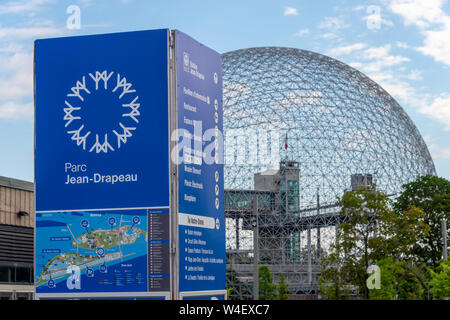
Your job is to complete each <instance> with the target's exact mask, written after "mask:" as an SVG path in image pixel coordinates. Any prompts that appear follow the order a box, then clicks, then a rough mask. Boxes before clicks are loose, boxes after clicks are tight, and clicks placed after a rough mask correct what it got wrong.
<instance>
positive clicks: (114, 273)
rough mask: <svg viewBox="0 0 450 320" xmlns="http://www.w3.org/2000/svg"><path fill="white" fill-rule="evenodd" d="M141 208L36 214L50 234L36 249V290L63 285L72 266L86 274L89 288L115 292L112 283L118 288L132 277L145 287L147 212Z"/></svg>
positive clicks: (43, 227)
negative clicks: (117, 210)
mask: <svg viewBox="0 0 450 320" xmlns="http://www.w3.org/2000/svg"><path fill="white" fill-rule="evenodd" d="M144 212H145V213H146V211H143V212H142V213H144ZM142 213H141V212H140V211H137V210H135V211H131V212H129V211H127V212H105V213H103V212H102V213H98V212H96V213H90V212H71V213H48V214H47V213H46V214H45V215H39V216H37V222H38V223H37V227H38V228H40V229H41V232H42V233H43V234H47V237H45V238H44V240H45V239H47V240H46V241H41V242H40V243H39V244H38V248H37V252H39V253H40V254H39V255H37V265H36V278H37V279H36V286H37V288H39V290H38V291H41V292H46V291H47V290H52V289H53V288H54V287H55V286H58V287H59V288H60V289H61V286H63V287H65V286H66V281H65V279H66V278H68V277H70V276H71V275H72V273H73V272H74V271H73V270H76V272H78V273H79V274H80V277H81V276H82V277H83V279H84V280H83V288H86V286H88V288H91V289H89V290H91V291H97V290H112V291H114V289H112V288H111V286H114V287H115V288H116V289H117V290H120V289H121V288H123V287H124V286H123V283H126V284H127V285H129V281H131V280H130V279H134V283H135V285H136V288H138V287H139V288H140V287H142V288H143V289H146V287H147V286H146V282H145V277H143V276H142V275H144V274H146V272H147V270H146V269H147V263H146V255H147V242H148V239H147V230H146V229H147V217H146V215H143V214H142ZM44 218H45V220H44ZM130 277H131V278H130ZM99 285H101V286H102V288H104V289H100V287H99ZM106 286H109V287H110V289H106ZM69 290H70V288H69Z"/></svg>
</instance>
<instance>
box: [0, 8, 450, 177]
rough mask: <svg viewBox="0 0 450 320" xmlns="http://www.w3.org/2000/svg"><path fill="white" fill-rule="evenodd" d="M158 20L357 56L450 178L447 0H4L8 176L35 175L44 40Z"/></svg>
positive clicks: (1, 43) (0, 47) (251, 40)
mask: <svg viewBox="0 0 450 320" xmlns="http://www.w3.org/2000/svg"><path fill="white" fill-rule="evenodd" d="M74 6H75V9H79V12H80V20H79V22H80V24H79V25H77V24H76V22H77V21H76V20H74V15H73V14H74V13H75V11H73V8H74ZM73 27H75V28H73ZM78 27H79V28H78ZM158 28H170V29H179V30H181V31H183V32H185V33H187V34H189V35H191V36H192V37H194V38H195V39H197V40H198V41H200V42H202V43H204V44H205V45H207V46H209V47H211V48H213V49H215V50H217V51H218V52H220V53H224V52H227V51H231V50H236V49H241V48H249V47H259V46H283V47H292V48H299V49H306V50H311V51H315V52H318V53H321V54H325V55H329V56H331V57H333V58H336V59H338V60H340V61H342V62H344V63H347V64H349V65H350V66H352V67H354V68H356V69H358V70H359V71H361V72H363V73H364V74H366V75H368V76H369V77H370V78H371V79H373V80H374V81H375V82H377V83H378V84H380V85H381V86H382V87H383V88H384V89H385V90H386V91H387V92H389V93H390V94H391V95H392V96H393V97H394V98H395V99H396V100H397V101H398V102H399V103H400V105H401V106H402V107H403V108H404V109H405V111H406V112H407V113H408V115H409V116H410V118H411V119H412V121H413V122H414V123H415V125H416V126H417V128H418V130H419V132H420V133H421V134H422V136H423V137H424V139H425V142H426V143H427V146H428V148H429V150H430V153H431V155H432V157H433V160H434V163H435V166H436V170H437V174H438V175H439V176H442V177H445V178H447V179H450V41H449V40H450V4H449V2H448V1H445V0H427V1H420V0H391V1H387V0H373V1H354V0H347V1H345V0H344V1H342V0H340V1H332V0H329V1H293V0H291V1H287V0H259V1H255V0H244V1H242V0H240V1H237V0H228V1H215V0H192V1H180V0H178V1H175V0H164V1H155V0H78V1H77V0H71V1H57V0H1V1H0V148H1V150H2V153H1V157H0V175H3V176H8V177H14V178H18V179H24V180H29V181H33V179H34V166H33V157H34V151H33V126H34V123H33V121H34V120H33V43H34V40H35V39H38V38H46V37H59V36H70V35H84V34H96V33H110V32H121V31H132V30H145V29H158ZM130 50H133V48H130ZM68 63H69V62H68Z"/></svg>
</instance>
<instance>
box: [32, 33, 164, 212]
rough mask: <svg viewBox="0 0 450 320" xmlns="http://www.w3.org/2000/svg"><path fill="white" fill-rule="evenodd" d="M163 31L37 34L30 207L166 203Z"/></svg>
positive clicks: (56, 209)
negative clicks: (61, 35)
mask: <svg viewBox="0 0 450 320" xmlns="http://www.w3.org/2000/svg"><path fill="white" fill-rule="evenodd" d="M167 39H168V30H166V29H164V30H152V31H137V32H125V33H115V34H105V35H94V36H80V37H67V38H56V39H44V40H37V41H36V43H35V85H36V115H35V117H36V137H35V139H36V140H35V141H36V163H35V165H36V211H58V210H85V209H109V208H136V207H141V208H149V207H164V206H169V195H170V193H169V150H168V148H169V147H168V136H169V135H168V132H169V125H168V123H169V115H168V40H167Z"/></svg>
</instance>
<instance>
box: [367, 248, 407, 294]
mask: <svg viewBox="0 0 450 320" xmlns="http://www.w3.org/2000/svg"><path fill="white" fill-rule="evenodd" d="M376 265H377V266H378V267H379V268H380V273H381V274H380V278H381V279H380V280H381V285H380V288H377V289H371V290H370V298H371V299H374V300H394V299H396V298H397V290H396V286H397V278H398V274H399V273H400V272H401V271H400V270H401V266H400V263H399V262H396V261H394V259H392V258H391V257H389V258H384V259H381V260H378V261H377V263H376Z"/></svg>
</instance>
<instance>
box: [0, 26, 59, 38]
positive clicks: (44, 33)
mask: <svg viewBox="0 0 450 320" xmlns="http://www.w3.org/2000/svg"><path fill="white" fill-rule="evenodd" d="M62 33H63V30H61V29H57V28H53V27H30V28H14V27H12V28H1V27H0V39H1V38H3V39H14V40H25V39H33V38H38V37H50V36H57V35H61V34H62Z"/></svg>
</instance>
